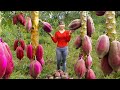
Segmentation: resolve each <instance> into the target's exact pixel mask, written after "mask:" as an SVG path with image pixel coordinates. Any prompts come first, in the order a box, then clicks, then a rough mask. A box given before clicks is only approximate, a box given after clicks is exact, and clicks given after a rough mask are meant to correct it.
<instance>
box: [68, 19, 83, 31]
mask: <svg viewBox="0 0 120 90" xmlns="http://www.w3.org/2000/svg"><path fill="white" fill-rule="evenodd" d="M68 27H69V29H70V30H76V29H78V28H80V27H81V22H80V19H75V20H73V21H71V23H70V24H69V25H68Z"/></svg>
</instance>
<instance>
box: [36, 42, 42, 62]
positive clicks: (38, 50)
mask: <svg viewBox="0 0 120 90" xmlns="http://www.w3.org/2000/svg"><path fill="white" fill-rule="evenodd" d="M43 54H44V50H43V47H42V45H40V44H39V45H38V46H37V50H36V59H37V60H38V61H40V60H41V59H42V57H43Z"/></svg>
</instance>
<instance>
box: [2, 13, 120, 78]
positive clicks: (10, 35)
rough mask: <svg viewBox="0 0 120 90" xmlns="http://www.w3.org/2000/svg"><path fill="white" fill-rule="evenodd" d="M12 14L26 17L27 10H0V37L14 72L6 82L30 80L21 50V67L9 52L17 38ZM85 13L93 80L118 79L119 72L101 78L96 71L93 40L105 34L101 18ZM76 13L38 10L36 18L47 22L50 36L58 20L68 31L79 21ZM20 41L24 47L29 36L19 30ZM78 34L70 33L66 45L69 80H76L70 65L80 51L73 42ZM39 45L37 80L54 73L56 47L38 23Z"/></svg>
mask: <svg viewBox="0 0 120 90" xmlns="http://www.w3.org/2000/svg"><path fill="white" fill-rule="evenodd" d="M15 12H23V13H24V15H25V17H27V16H30V11H1V12H0V15H1V17H2V22H1V27H0V36H1V37H2V38H3V40H4V41H5V42H7V43H8V45H9V46H10V49H11V51H12V54H13V59H14V64H15V69H14V72H13V73H12V75H11V77H10V79H31V77H30V74H29V68H28V66H29V64H30V61H29V59H28V58H27V56H26V52H25V51H24V58H23V59H22V61H21V64H19V63H18V61H19V60H18V59H17V57H16V52H15V51H14V50H13V44H14V40H15V39H16V38H17V27H16V26H15V25H13V22H12V17H13V16H14V14H15ZM89 14H90V15H91V17H92V18H93V21H94V25H95V33H94V34H93V35H92V53H91V56H92V59H93V65H92V69H93V70H94V72H95V74H96V78H97V79H115V78H116V79H119V78H120V72H118V73H115V72H113V73H112V74H111V75H110V76H106V77H105V76H104V75H103V73H102V71H101V69H100V60H99V59H98V57H97V54H96V52H95V45H96V42H97V39H98V37H99V36H100V35H102V34H104V31H105V16H96V15H95V12H94V11H90V12H89ZM119 14H120V12H119V11H116V22H117V23H116V30H117V36H118V41H120V25H119V24H120V17H119ZM79 18H80V14H79V11H40V19H42V20H43V21H47V22H49V23H50V24H51V25H52V27H53V29H54V30H53V31H52V34H54V33H55V32H56V31H57V28H58V20H59V19H62V20H64V22H65V24H66V29H67V30H68V27H67V26H68V24H69V23H70V22H71V21H72V20H74V19H79ZM21 32H22V39H24V41H25V43H26V44H29V43H30V41H31V40H30V33H28V32H27V30H26V29H25V28H24V27H22V28H21ZM78 35H80V29H78V30H76V31H75V32H74V33H73V34H72V38H71V41H70V43H69V55H68V57H67V72H68V74H69V76H70V77H73V78H74V79H76V78H77V76H76V75H75V72H74V64H75V62H76V60H77V59H78V55H79V53H80V49H78V50H76V49H75V47H74V45H73V44H74V41H75V38H76V36H78ZM39 43H40V44H42V46H43V48H44V60H45V65H44V67H43V71H42V72H41V74H40V75H39V77H38V78H40V79H44V78H45V77H46V75H48V74H51V73H53V72H54V71H55V70H56V56H55V55H56V53H55V49H56V45H55V44H54V43H53V42H52V40H51V38H50V37H49V36H48V34H46V32H44V30H43V29H42V24H41V23H40V28H39Z"/></svg>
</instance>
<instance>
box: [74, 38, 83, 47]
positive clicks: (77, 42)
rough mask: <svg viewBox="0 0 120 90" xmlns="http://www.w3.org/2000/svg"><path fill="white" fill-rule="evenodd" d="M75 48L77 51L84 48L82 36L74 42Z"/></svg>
mask: <svg viewBox="0 0 120 90" xmlns="http://www.w3.org/2000/svg"><path fill="white" fill-rule="evenodd" d="M74 46H75V48H76V49H78V48H80V47H81V46H82V39H81V37H80V36H77V37H76V39H75V42H74Z"/></svg>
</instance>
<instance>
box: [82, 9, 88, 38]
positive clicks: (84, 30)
mask: <svg viewBox="0 0 120 90" xmlns="http://www.w3.org/2000/svg"><path fill="white" fill-rule="evenodd" d="M80 20H81V30H80V36H81V38H82V39H83V38H84V36H85V35H86V34H87V23H86V22H87V11H81V12H80Z"/></svg>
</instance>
